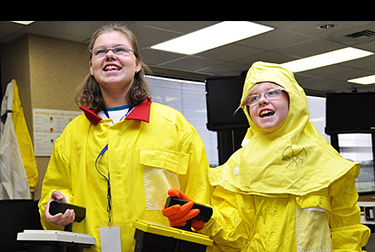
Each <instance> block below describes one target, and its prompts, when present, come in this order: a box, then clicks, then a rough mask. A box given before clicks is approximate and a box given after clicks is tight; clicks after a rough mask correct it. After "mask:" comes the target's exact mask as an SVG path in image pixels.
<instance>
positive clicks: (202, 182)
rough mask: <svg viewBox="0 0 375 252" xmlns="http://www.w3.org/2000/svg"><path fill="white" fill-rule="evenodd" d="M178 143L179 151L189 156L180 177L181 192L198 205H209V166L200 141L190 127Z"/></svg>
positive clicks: (210, 189)
mask: <svg viewBox="0 0 375 252" xmlns="http://www.w3.org/2000/svg"><path fill="white" fill-rule="evenodd" d="M180 143H181V144H180V145H181V146H180V151H181V152H184V153H187V154H189V162H188V169H187V172H186V175H185V176H181V177H180V184H181V191H182V192H184V193H185V194H186V195H188V196H189V198H191V199H192V200H194V201H196V202H198V203H201V204H210V196H211V192H212V187H211V186H210V183H209V181H208V169H209V167H210V166H209V164H208V161H207V155H206V150H205V147H204V145H203V142H202V139H201V138H200V136H199V134H198V132H197V131H196V130H195V129H194V128H193V127H192V126H191V131H188V132H187V133H186V134H185V135H184V136H183V137H182V139H181V140H180Z"/></svg>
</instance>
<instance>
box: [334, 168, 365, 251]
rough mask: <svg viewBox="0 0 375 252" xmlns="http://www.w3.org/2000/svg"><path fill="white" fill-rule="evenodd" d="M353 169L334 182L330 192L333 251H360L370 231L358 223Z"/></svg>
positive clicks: (359, 214) (358, 213)
mask: <svg viewBox="0 0 375 252" xmlns="http://www.w3.org/2000/svg"><path fill="white" fill-rule="evenodd" d="M354 170H355V169H352V170H351V171H349V172H348V173H347V174H346V175H344V176H343V177H342V178H340V179H339V180H338V181H336V182H334V183H333V184H332V185H331V186H330V188H329V190H330V200H331V215H330V228H331V235H332V248H333V251H362V247H364V246H365V245H366V244H367V241H368V239H369V237H370V229H369V228H368V227H366V226H365V225H362V224H361V223H360V221H361V211H360V208H359V206H358V205H357V204H356V203H357V200H358V194H357V190H356V186H355V180H354V179H355V171H354Z"/></svg>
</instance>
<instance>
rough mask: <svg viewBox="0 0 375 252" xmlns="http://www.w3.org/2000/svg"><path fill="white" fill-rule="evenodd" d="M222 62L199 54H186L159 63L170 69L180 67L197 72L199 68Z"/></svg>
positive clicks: (180, 68)
mask: <svg viewBox="0 0 375 252" xmlns="http://www.w3.org/2000/svg"><path fill="white" fill-rule="evenodd" d="M219 64H222V62H221V61H217V60H212V59H206V58H203V57H197V56H186V57H183V58H180V59H177V60H173V61H170V62H167V63H162V64H159V65H158V66H159V67H166V68H170V69H178V70H184V71H191V72H195V71H197V70H199V69H203V68H207V67H211V66H215V65H219Z"/></svg>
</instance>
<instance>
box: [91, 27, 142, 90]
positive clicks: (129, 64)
mask: <svg viewBox="0 0 375 252" xmlns="http://www.w3.org/2000/svg"><path fill="white" fill-rule="evenodd" d="M121 47H126V48H129V49H133V48H132V46H131V43H130V41H129V39H128V37H127V36H126V35H125V34H124V33H122V32H120V31H110V32H105V33H103V34H101V35H99V36H98V37H97V38H96V40H95V43H94V45H93V52H95V50H97V49H100V48H101V49H109V48H121ZM140 70H141V64H140V63H139V61H137V59H136V57H135V56H134V53H133V52H129V54H127V55H126V56H124V55H116V54H114V52H113V51H112V50H109V51H108V52H107V53H106V54H105V56H104V57H98V56H97V55H93V56H92V60H91V61H90V73H91V75H93V76H94V77H95V80H96V81H97V82H98V83H99V85H100V87H101V89H115V88H116V89H118V90H129V88H130V87H131V85H132V83H133V81H134V75H135V74H136V73H137V72H139V71H140Z"/></svg>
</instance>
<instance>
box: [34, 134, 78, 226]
mask: <svg viewBox="0 0 375 252" xmlns="http://www.w3.org/2000/svg"><path fill="white" fill-rule="evenodd" d="M62 137H63V135H61V136H60V138H58V139H57V140H56V142H55V145H54V148H53V151H52V155H51V158H50V161H49V164H48V167H47V171H46V174H45V177H44V180H43V185H42V195H41V199H40V201H39V204H38V206H39V213H40V220H41V223H42V226H43V228H44V229H60V230H63V229H64V227H62V226H57V225H54V224H52V223H50V222H48V221H47V220H46V218H45V216H44V211H45V208H46V204H47V202H48V200H49V198H50V197H51V195H52V193H53V192H54V191H56V190H57V191H60V192H62V193H63V194H64V195H65V196H66V197H67V198H68V199H69V201H70V202H74V199H73V193H72V190H71V176H70V164H69V162H68V161H67V158H66V157H64V155H63V148H62V145H63V144H62V143H61V142H62Z"/></svg>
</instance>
